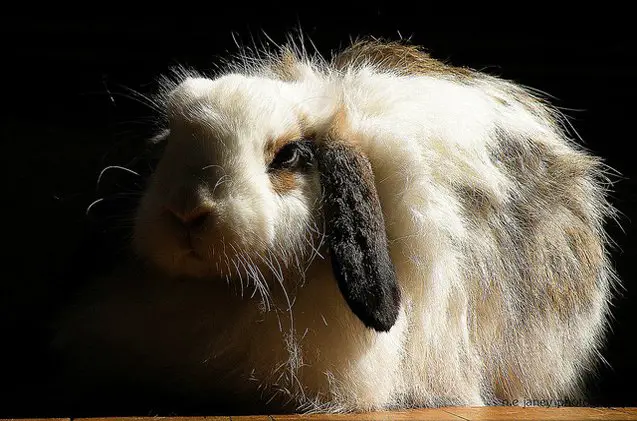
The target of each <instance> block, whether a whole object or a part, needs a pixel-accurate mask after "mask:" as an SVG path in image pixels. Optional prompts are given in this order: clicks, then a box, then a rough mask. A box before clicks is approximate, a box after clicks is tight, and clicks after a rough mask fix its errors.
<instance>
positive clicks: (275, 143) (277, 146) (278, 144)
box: [265, 128, 303, 165]
mask: <svg viewBox="0 0 637 421" xmlns="http://www.w3.org/2000/svg"><path fill="white" fill-rule="evenodd" d="M302 137H303V132H302V130H301V128H294V129H290V130H288V131H286V132H285V133H284V134H282V135H281V136H277V137H275V138H272V139H270V140H269V141H268V142H267V144H266V146H265V161H266V165H269V164H270V162H272V160H273V159H274V157H275V156H276V154H277V152H279V150H281V148H282V147H284V146H285V145H287V144H288V143H291V142H294V141H295V140H299V139H301V138H302Z"/></svg>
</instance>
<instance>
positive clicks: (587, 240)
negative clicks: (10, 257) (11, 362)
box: [58, 40, 618, 412]
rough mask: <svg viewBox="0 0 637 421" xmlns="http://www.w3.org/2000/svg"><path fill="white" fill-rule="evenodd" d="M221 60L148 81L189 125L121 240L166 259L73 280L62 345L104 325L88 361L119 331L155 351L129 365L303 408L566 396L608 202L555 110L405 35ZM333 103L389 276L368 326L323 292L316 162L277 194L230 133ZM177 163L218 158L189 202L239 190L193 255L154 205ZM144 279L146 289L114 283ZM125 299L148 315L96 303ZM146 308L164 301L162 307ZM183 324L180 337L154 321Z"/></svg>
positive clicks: (587, 346)
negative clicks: (377, 315) (391, 320)
mask: <svg viewBox="0 0 637 421" xmlns="http://www.w3.org/2000/svg"><path fill="white" fill-rule="evenodd" d="M223 69H224V70H223V71H220V72H219V73H218V74H216V75H215V76H214V80H212V79H203V78H197V77H194V78H193V77H192V76H193V75H192V74H190V73H189V74H181V75H179V76H178V77H177V78H176V81H175V82H176V83H172V84H167V85H166V86H167V88H166V89H165V95H164V96H163V97H162V99H161V100H160V101H159V102H161V103H163V104H164V105H163V109H164V110H166V121H167V122H168V126H169V128H170V127H172V133H171V135H172V136H177V135H175V132H176V131H179V130H181V129H175V128H174V127H176V126H179V127H181V128H182V129H183V128H184V127H185V128H187V130H186V131H187V133H189V134H191V135H192V136H193V138H197V139H198V140H197V142H199V143H193V144H191V145H186V146H184V145H183V142H184V140H183V139H185V138H186V137H187V136H186V135H185V134H184V135H183V136H182V137H180V138H179V139H170V140H169V141H168V144H167V148H166V152H165V156H164V158H163V163H160V168H159V169H158V172H162V171H163V174H164V177H163V178H161V177H160V176H157V177H158V178H156V179H153V180H151V184H150V187H149V190H148V192H147V193H146V196H145V198H144V200H145V202H143V203H142V205H141V208H140V209H141V210H140V213H139V219H138V222H137V224H138V227H137V230H138V231H137V237H136V241H137V243H136V244H137V249H138V250H140V254H141V255H142V256H145V257H148V258H149V259H150V260H151V261H153V262H155V263H158V264H159V265H160V266H163V270H162V271H161V272H162V273H160V274H157V272H152V271H150V270H145V271H144V272H143V274H142V275H135V276H131V277H129V278H126V277H124V278H122V279H133V280H134V281H132V282H133V284H134V285H143V287H142V286H135V287H131V286H130V282H129V281H128V280H127V281H122V280H121V279H120V280H119V281H117V282H113V281H112V280H105V281H103V282H102V283H101V284H100V285H101V286H100V287H98V289H97V290H98V291H101V293H96V294H93V295H91V297H98V298H92V299H90V300H89V299H86V298H85V299H84V302H91V303H94V302H99V303H100V304H99V305H98V306H94V307H90V306H89V307H90V308H92V309H93V310H92V312H93V313H91V314H97V315H98V316H91V317H93V318H92V319H90V320H93V322H86V321H85V322H83V324H82V326H81V328H80V327H78V326H77V325H78V324H77V323H75V325H74V324H73V323H72V322H71V323H69V322H68V321H67V322H66V326H67V327H65V328H64V329H63V330H62V331H61V332H62V333H61V334H60V337H59V339H58V345H59V346H60V347H63V348H65V349H67V351H66V352H68V353H69V354H70V355H72V357H70V359H71V360H72V359H73V358H75V359H77V361H79V360H80V359H82V361H83V362H84V363H85V364H87V365H88V364H90V360H92V358H89V357H87V356H86V355H81V354H82V353H81V352H80V355H77V354H73V353H74V352H78V349H85V348H78V347H77V343H87V342H90V341H93V342H91V343H95V341H98V340H99V341H106V342H109V343H111V345H109V351H108V352H104V353H103V355H102V358H103V359H102V360H100V364H102V365H108V364H109V363H108V362H107V361H108V359H109V358H112V354H109V352H110V353H114V354H117V355H118V356H119V357H121V358H126V355H129V354H133V353H134V352H133V351H131V350H135V353H137V354H135V355H138V354H139V353H141V354H142V355H152V358H151V359H152V360H153V361H154V362H153V363H152V364H150V363H149V367H147V372H152V370H153V369H156V367H158V366H161V367H171V368H169V369H168V371H169V372H170V373H171V374H170V375H171V376H172V377H171V379H173V380H172V381H174V382H176V383H175V384H176V385H177V386H175V388H176V389H178V390H182V391H183V390H188V391H190V392H189V393H192V394H193V395H196V396H200V397H201V399H204V400H205V399H206V398H207V397H208V396H211V395H212V394H213V393H225V394H227V395H235V394H236V395H238V396H240V397H241V399H242V400H243V401H245V402H257V401H258V402H264V403H268V404H270V405H271V406H270V407H268V408H271V409H280V410H283V409H290V410H296V411H306V412H315V411H331V412H342V411H350V410H374V409H385V408H401V407H408V406H439V405H485V404H495V403H501V402H503V401H507V402H513V401H515V400H517V401H518V402H528V401H529V400H545V401H552V402H558V401H560V402H563V401H564V400H565V399H577V398H581V397H582V396H581V393H582V386H583V382H584V380H585V378H586V376H587V375H589V374H590V373H591V372H593V371H594V369H595V366H596V364H598V362H599V361H600V360H601V356H600V354H599V350H600V349H601V346H602V344H603V339H604V335H605V331H606V328H607V324H608V320H609V316H610V313H609V308H610V301H611V299H612V297H613V291H614V287H615V286H616V285H618V283H617V280H616V276H615V275H614V272H613V269H612V267H611V264H610V262H609V257H608V251H607V242H608V239H607V238H606V234H605V231H604V224H605V223H606V221H607V220H608V219H609V218H612V217H613V216H614V210H613V208H612V206H610V204H609V203H608V202H607V200H606V189H607V187H608V181H607V177H606V169H605V167H604V165H603V164H602V162H601V161H600V160H599V159H598V158H596V157H594V156H593V155H591V154H590V153H588V152H586V151H585V150H584V149H583V148H581V147H580V146H579V145H578V144H577V143H576V142H575V141H574V140H572V139H571V138H570V137H569V135H568V132H567V130H566V129H565V127H566V125H565V122H566V120H565V119H564V118H563V117H562V116H561V114H560V113H559V112H557V111H556V110H555V109H554V108H552V107H551V106H550V105H549V104H548V103H547V102H546V101H544V100H542V99H540V98H539V97H537V96H536V95H535V94H533V93H532V92H531V91H530V90H528V89H526V88H523V87H521V86H518V85H517V84H515V83H512V82H508V81H504V80H501V79H499V78H496V77H493V76H489V75H486V74H483V73H480V72H476V71H473V70H470V69H460V68H456V67H453V66H450V65H447V64H444V63H441V62H439V61H437V60H435V59H433V58H431V57H429V56H428V55H427V54H426V53H424V52H422V51H421V50H419V49H417V48H416V47H413V46H409V45H407V44H406V43H402V42H381V41H375V40H371V41H357V42H354V43H353V44H352V45H351V46H350V47H349V48H348V49H346V50H345V51H344V52H341V53H338V54H336V55H335V56H334V57H333V58H332V59H331V60H325V59H323V58H321V57H320V56H318V55H310V54H309V53H308V52H307V51H306V50H305V49H304V48H303V47H302V44H298V43H297V44H295V43H289V44H288V45H286V46H284V47H282V48H281V49H280V50H279V52H277V53H275V54H268V53H264V52H260V53H259V52H256V51H249V50H246V51H244V53H243V54H241V55H239V57H238V58H235V60H234V61H232V62H230V63H226V64H225V66H224V67H223ZM281 101H284V102H281ZM215 107H221V108H223V111H222V112H217V109H216V108H215ZM212 114H214V116H213V117H214V118H213V117H211V115H212ZM255 116H256V117H255ZM336 120H338V122H339V123H338V124H339V125H340V126H339V127H340V129H339V130H340V132H339V133H340V135H341V136H342V139H343V140H344V141H347V142H353V143H355V144H356V147H357V148H359V149H360V150H361V151H362V152H363V153H364V154H365V156H366V157H367V159H368V160H369V162H370V163H371V166H372V169H373V176H374V180H375V181H374V182H375V186H376V190H377V192H378V196H379V199H380V203H381V205H382V212H383V217H384V221H385V228H386V233H387V238H388V243H389V251H390V255H391V258H392V261H393V263H394V265H395V267H396V273H397V277H398V282H399V286H400V290H401V296H402V306H401V310H400V314H399V317H398V320H397V322H396V324H395V325H393V327H392V329H391V330H390V331H389V332H385V333H379V332H375V331H373V330H370V329H368V328H366V327H365V326H364V325H363V324H362V323H361V322H360V321H359V320H358V319H357V318H356V317H355V316H354V315H353V314H352V312H351V311H350V310H349V308H348V307H347V305H346V303H345V302H344V301H343V298H342V297H341V295H340V294H339V291H338V288H337V286H336V283H335V281H334V278H333V275H332V272H331V270H330V265H329V263H328V258H327V255H326V254H325V241H324V229H323V228H321V227H322V224H324V222H325V221H323V220H322V219H321V218H320V216H318V209H320V203H321V193H320V188H319V186H318V182H319V180H318V177H312V176H307V177H305V176H304V177H301V178H298V179H296V181H295V184H294V186H295V188H294V190H293V191H292V193H290V195H291V196H290V197H288V196H285V197H281V196H280V195H278V196H277V194H275V193H272V192H271V191H270V190H269V188H268V187H267V182H266V181H264V180H262V179H260V178H259V179H257V178H255V177H256V176H254V174H257V173H258V172H259V171H260V170H259V168H261V167H262V166H263V163H259V162H257V163H255V162H253V161H255V160H256V161H259V159H261V158H259V157H258V155H250V154H248V152H245V151H244V149H243V146H241V145H242V143H241V142H249V141H248V140H246V139H248V138H250V139H252V138H263V139H265V138H266V137H268V136H270V135H272V134H274V135H280V134H282V133H286V132H294V131H295V130H299V133H301V135H307V133H312V135H314V136H321V134H322V133H325V132H326V131H327V130H329V131H330V133H332V132H333V130H334V124H335V121H336ZM297 123H298V124H297ZM184 130H185V129H184ZM184 130H182V132H183V133H186V131H184ZM177 137H179V136H177ZM202 142H203V143H202ZM206 142H208V143H206ZM255 142H257V143H256V144H257V145H258V148H261V149H263V145H262V144H260V143H258V141H255ZM264 142H265V140H264ZM212 143H214V145H212V146H211V145H210V144H212ZM178 144H181V146H177V145H178ZM258 148H257V149H258ZM212 156H215V157H218V156H225V158H218V159H217V158H215V159H216V160H214V161H212V160H211V159H210V157H212ZM255 157H256V158H255ZM185 164H188V165H187V166H188V167H189V168H195V167H196V168H204V167H207V165H210V166H213V167H214V166H217V167H219V168H220V170H218V171H217V169H214V168H213V170H214V171H213V172H212V173H208V174H209V175H207V176H206V177H209V178H208V180H209V181H210V183H212V185H211V186H209V187H210V188H209V189H208V191H207V192H204V193H203V196H201V195H199V196H197V195H196V194H194V193H193V192H194V191H198V190H196V188H195V187H192V188H191V189H190V190H189V191H190V193H191V196H189V197H188V198H186V199H183V200H185V201H186V202H187V201H188V200H190V201H194V202H195V203H196V202H198V201H205V200H213V199H214V200H217V199H216V195H219V197H222V196H223V195H224V194H227V195H228V196H227V197H230V196H232V195H233V194H236V195H241V194H243V193H237V192H244V191H245V192H247V193H245V194H246V195H249V196H250V197H251V199H250V200H245V201H244V202H241V203H239V204H237V205H236V206H237V207H236V208H232V209H233V212H234V213H233V214H232V215H233V216H228V218H229V220H228V223H227V226H226V231H222V232H221V233H220V234H219V233H217V236H216V239H214V240H210V248H209V250H210V255H209V256H208V257H209V258H210V263H209V265H208V264H206V263H204V264H202V265H200V266H196V267H194V269H193V268H192V267H190V266H189V265H186V264H184V265H185V266H180V265H179V264H178V263H175V259H176V258H175V253H176V251H175V250H176V248H175V247H176V246H174V244H173V243H174V240H173V239H171V237H172V236H174V235H175V234H174V231H171V230H164V228H163V226H164V224H165V222H164V221H163V220H162V219H161V216H159V214H158V213H157V212H155V213H153V212H154V210H156V209H157V207H159V206H160V203H161V202H162V200H165V199H166V197H167V195H168V194H169V192H172V191H174V189H175V188H176V187H175V186H177V185H179V186H180V187H183V186H184V185H185V184H187V183H186V179H185V178H183V177H184V176H183V174H182V173H180V172H179V171H178V170H177V169H176V168H181V166H183V165H185ZM169 167H170V168H169ZM253 167H254V172H250V171H251V168H253ZM208 170H210V168H208ZM168 175H170V177H169V176H168ZM251 177H252V178H251ZM263 177H265V176H263ZM220 180H221V181H220ZM153 183H154V184H153ZM191 186H196V184H192V185H191ZM215 189H216V190H215ZM251 189H255V190H254V193H250V192H252V191H253V190H251ZM211 190H214V195H212V196H214V197H212V196H211V193H210V191H211ZM193 195H194V196H193ZM211 197H212V199H211ZM224 197H226V196H224ZM219 200H221V199H219ZM184 206H188V205H187V204H186V205H184ZM255 209H256V210H255ZM268 209H276V212H275V211H272V212H274V213H270V214H267V212H269V210H268ZM260 212H264V213H263V214H261V213H260ZM220 218H223V214H222V215H221V216H220ZM273 219H274V220H273ZM233 231H234V232H233ZM230 238H232V240H230ZM167 245H171V246H170V247H168V246H167ZM166 247H167V248H166ZM259 259H261V261H259ZM213 262H214V263H213ZM208 266H210V267H208ZM202 271H203V272H205V273H206V276H208V277H214V278H217V279H219V280H220V281H217V280H210V284H213V283H216V284H219V285H220V286H219V285H216V286H206V285H203V286H202V284H201V283H198V282H197V283H194V284H188V283H182V284H179V288H183V289H182V290H181V291H182V292H180V293H179V294H182V295H188V293H186V292H183V291H190V290H191V289H194V290H196V291H197V293H191V294H190V295H193V296H195V297H196V298H193V297H192V296H190V295H188V296H187V297H183V296H182V295H179V294H177V295H178V298H180V299H181V301H179V300H178V301H176V302H171V295H172V296H174V295H175V292H174V290H175V289H177V287H176V286H175V285H174V284H173V283H171V282H170V281H169V279H171V278H169V277H167V275H165V273H168V272H172V275H176V276H181V275H183V274H186V275H195V276H199V275H201V273H202ZM142 279H145V280H144V281H142ZM157 279H162V280H161V281H157ZM213 281H214V282H213ZM193 282H194V281H193ZM226 282H227V283H228V284H229V285H230V286H231V289H230V291H234V293H231V292H229V291H227V290H226V289H224V288H225V285H226ZM193 285H196V286H193ZM239 285H240V287H241V288H239ZM118 288H119V289H118ZM146 288H148V289H150V290H152V291H154V292H153V293H152V294H149V297H150V298H147V299H146V300H142V301H143V302H140V301H135V300H133V299H132V298H130V297H131V296H133V295H134V294H132V293H131V292H130V291H131V289H132V290H134V291H138V293H139V291H146ZM199 288H202V289H203V290H204V291H203V292H202V291H200V290H199ZM244 288H245V291H243V289H244ZM240 289H241V291H240ZM255 291H256V292H257V293H256V294H253V292H255ZM135 296H136V295H135ZM201 297H207V298H206V300H203V302H201V301H202V298H201ZM123 302H124V303H128V304H122V303H123ZM131 302H133V303H135V305H133V304H131ZM136 305H137V306H138V307H136ZM83 306H87V305H86V304H80V308H82V307H83ZM122 308H125V309H127V310H130V312H131V313H130V314H133V316H130V317H132V318H133V320H141V319H143V320H145V322H144V323H142V322H132V323H131V322H128V323H127V324H128V326H125V327H122V326H121V325H118V324H117V323H116V322H115V321H112V320H111V319H110V318H111V317H112V316H110V315H111V314H112V312H113V311H118V312H119V311H123V310H121V309H122ZM166 308H169V309H172V310H171V311H168V310H166ZM96 309H97V310H96ZM113 309H116V310H113ZM162 309H164V310H166V312H162ZM85 313H86V311H83V310H79V314H85ZM177 313H179V314H177ZM75 314H77V313H75ZM127 314H128V313H127ZM139 314H143V315H145V316H143V317H141V316H139ZM153 314H157V317H161V316H159V314H164V315H166V316H165V317H169V318H170V317H174V318H173V319H171V320H170V323H169V326H168V327H165V326H164V327H163V328H161V329H160V328H159V327H156V325H162V326H163V322H161V321H156V322H152V321H149V320H151V319H153V316H152V315H153ZM135 315H137V316H135ZM74 317H75V316H74ZM135 317H137V319H135ZM71 320H73V318H71ZM96 320H99V322H97V321H96ZM109 320H111V321H109ZM149 324H150V326H153V328H152V329H148V326H149ZM173 324H174V327H172V326H173ZM192 324H196V325H197V326H198V329H199V330H197V333H196V334H194V333H192V332H193V329H194V327H193V326H192ZM69 326H71V327H69ZM114 326H119V327H114ZM188 327H190V330H189V329H188ZM135 329H137V330H135ZM154 329H157V330H158V331H157V332H155V331H154ZM183 329H186V330H187V331H188V332H190V333H188V334H187V335H186V336H185V338H182V339H183V340H184V341H185V342H179V341H177V340H176V339H174V338H173V339H171V335H175V336H178V335H179V333H178V332H182V331H183ZM160 332H161V333H160ZM118 336H119V339H117V340H114V339H112V338H114V337H115V338H117V337H118ZM123 337H125V338H126V340H123V339H122V338H123ZM95 338H100V339H95ZM105 338H106V339H105ZM177 342H179V343H180V345H179V346H177V345H176V343H177ZM98 343H102V342H98ZM113 343H116V345H113ZM184 343H185V345H184ZM64 344H66V345H64ZM69 344H75V346H71V345H69ZM140 350H141V351H140ZM122 356H124V357H122ZM155 360H156V361H155ZM78 364H80V363H78ZM118 364H119V363H117V364H112V365H110V366H109V367H117V368H116V369H115V370H117V369H122V367H123V366H122V365H121V364H120V365H118ZM106 371H108V370H106ZM149 378H153V376H150V377H149Z"/></svg>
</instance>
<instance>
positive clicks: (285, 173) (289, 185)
mask: <svg viewBox="0 0 637 421" xmlns="http://www.w3.org/2000/svg"><path fill="white" fill-rule="evenodd" d="M270 182H271V183H272V188H273V189H274V191H275V192H277V193H278V194H286V193H288V192H290V191H291V190H293V189H294V188H296V185H297V183H296V174H294V172H292V171H289V170H277V171H273V172H271V173H270Z"/></svg>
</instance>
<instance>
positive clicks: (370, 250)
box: [316, 137, 400, 332]
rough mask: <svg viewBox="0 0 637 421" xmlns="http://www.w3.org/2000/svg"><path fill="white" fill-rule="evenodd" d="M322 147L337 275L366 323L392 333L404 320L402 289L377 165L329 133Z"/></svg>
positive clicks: (347, 298) (329, 237) (322, 173)
mask: <svg viewBox="0 0 637 421" xmlns="http://www.w3.org/2000/svg"><path fill="white" fill-rule="evenodd" d="M316 149H317V156H316V158H317V161H318V169H319V173H320V180H321V186H322V188H323V192H324V197H323V212H324V216H325V221H326V226H327V243H328V245H329V247H330V253H331V261H332V270H333V271H334V276H335V278H336V280H337V282H338V286H339V289H340V291H341V293H342V294H343V297H344V298H345V301H346V302H347V304H348V305H349V307H350V308H351V310H352V311H353V312H354V314H356V316H357V317H358V318H359V319H360V320H361V321H362V322H363V323H364V324H365V326H367V327H369V328H372V329H375V330H377V331H379V332H386V331H388V330H390V329H391V327H392V326H393V325H394V324H395V323H396V319H397V318H398V311H399V309H400V290H399V288H398V282H397V280H396V272H395V269H394V266H393V264H392V262H391V259H390V257H389V250H388V247H387V236H386V233H385V221H384V218H383V214H382V210H381V206H380V200H379V198H378V193H377V191H376V186H375V184H374V175H373V173H372V167H371V164H370V162H369V160H368V159H367V157H365V155H363V153H362V152H360V151H359V150H357V149H356V148H355V147H354V146H352V145H348V144H346V143H344V142H342V141H339V140H334V139H330V138H329V137H328V139H325V140H324V141H322V142H319V143H318V144H317V148H316Z"/></svg>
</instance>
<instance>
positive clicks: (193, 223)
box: [165, 205, 213, 229]
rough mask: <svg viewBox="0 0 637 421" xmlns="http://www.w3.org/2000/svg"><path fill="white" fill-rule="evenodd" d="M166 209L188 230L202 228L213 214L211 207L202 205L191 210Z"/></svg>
mask: <svg viewBox="0 0 637 421" xmlns="http://www.w3.org/2000/svg"><path fill="white" fill-rule="evenodd" d="M165 209H166V211H167V212H168V213H169V214H170V215H172V217H173V218H174V219H176V220H177V221H179V223H181V224H182V225H183V226H184V227H186V228H188V229H197V228H201V227H202V226H203V225H204V224H205V223H206V221H208V220H209V219H210V218H211V217H212V214H213V212H212V211H213V210H212V207H211V206H209V205H200V206H197V207H196V208H193V209H190V210H177V209H174V208H172V207H169V206H167V207H166V208H165Z"/></svg>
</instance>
